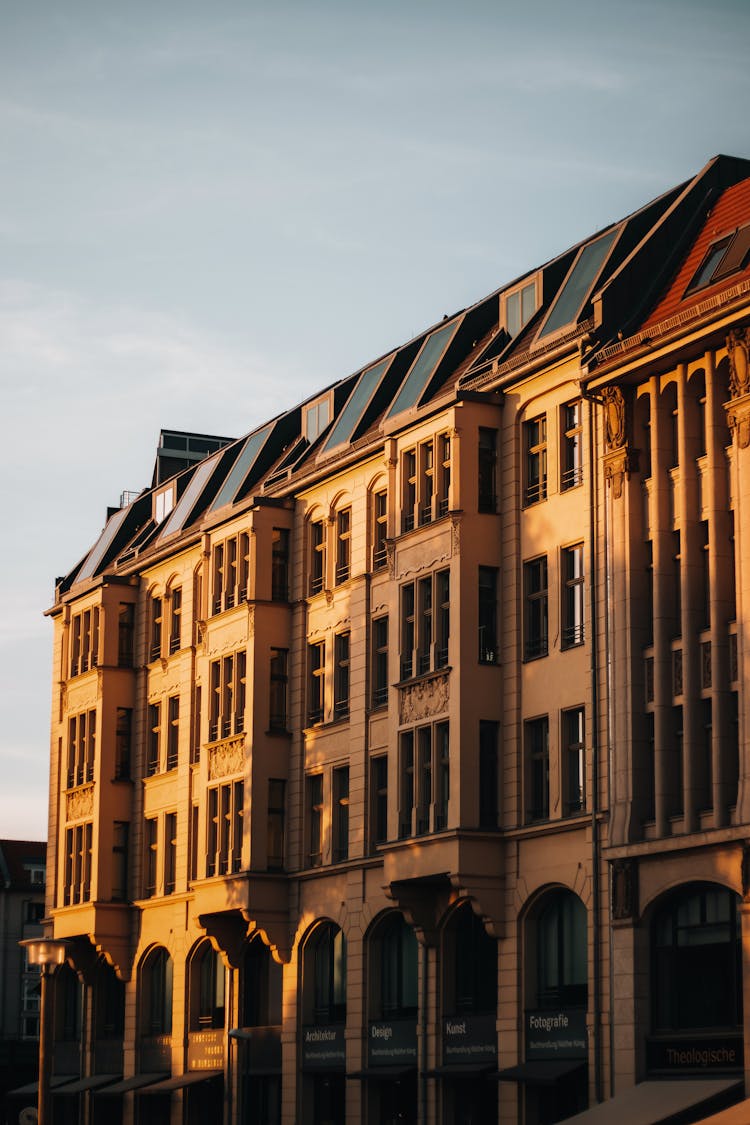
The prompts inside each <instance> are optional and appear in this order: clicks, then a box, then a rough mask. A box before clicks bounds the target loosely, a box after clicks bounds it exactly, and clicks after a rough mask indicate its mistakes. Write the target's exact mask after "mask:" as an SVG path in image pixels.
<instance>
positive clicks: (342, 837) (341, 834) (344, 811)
mask: <svg viewBox="0 0 750 1125" xmlns="http://www.w3.org/2000/svg"><path fill="white" fill-rule="evenodd" d="M331 788H332V791H333V792H332V817H331V832H332V837H333V862H334V863H340V862H341V861H342V860H345V859H348V858H349V767H348V766H339V767H337V768H336V769H334V771H333V774H332V779H331Z"/></svg>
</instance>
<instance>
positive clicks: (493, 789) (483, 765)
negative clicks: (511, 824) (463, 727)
mask: <svg viewBox="0 0 750 1125" xmlns="http://www.w3.org/2000/svg"><path fill="white" fill-rule="evenodd" d="M499 729H500V724H499V723H496V722H492V721H489V720H486V719H480V720H479V827H480V828H497V823H498V809H499V802H498V791H497V785H498V732H499Z"/></svg>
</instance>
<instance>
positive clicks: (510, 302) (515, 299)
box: [505, 281, 536, 337]
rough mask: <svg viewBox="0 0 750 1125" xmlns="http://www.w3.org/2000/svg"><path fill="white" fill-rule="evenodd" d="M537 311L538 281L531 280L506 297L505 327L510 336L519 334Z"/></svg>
mask: <svg viewBox="0 0 750 1125" xmlns="http://www.w3.org/2000/svg"><path fill="white" fill-rule="evenodd" d="M535 312H536V282H535V281H529V282H527V283H526V285H523V286H522V287H521V288H520V289H516V290H514V292H512V293H509V294H508V295H507V296H506V297H505V328H506V331H507V333H508V335H509V336H511V337H514V336H517V335H518V333H519V332H520V331H521V329H522V328H523V327H524V325H526V324H528V322H529V321H530V320H531V318H532V316H533V315H534V313H535Z"/></svg>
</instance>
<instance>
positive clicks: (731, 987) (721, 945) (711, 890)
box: [651, 884, 742, 1031]
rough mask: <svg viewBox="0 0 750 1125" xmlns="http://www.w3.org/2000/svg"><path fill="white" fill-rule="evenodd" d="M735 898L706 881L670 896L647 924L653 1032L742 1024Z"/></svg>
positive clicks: (737, 913) (734, 1026)
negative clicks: (649, 942)
mask: <svg viewBox="0 0 750 1125" xmlns="http://www.w3.org/2000/svg"><path fill="white" fill-rule="evenodd" d="M738 902H739V899H738V897H737V895H735V894H733V893H732V891H729V890H726V889H725V888H724V887H718V886H712V885H711V884H703V885H701V884H693V885H691V886H688V887H682V888H681V889H680V890H679V891H677V892H675V893H674V894H672V895H670V896H669V898H668V899H667V900H666V902H665V903H664V905H663V906H661V907H660V909H659V910H658V911H657V912H656V913H655V915H654V920H653V923H652V927H651V954H652V961H651V979H652V985H651V995H652V997H653V1029H654V1031H673V1030H681V1029H684V1030H693V1029H696V1028H725V1029H730V1028H731V1029H734V1028H736V1027H738V1026H739V1025H740V1024H741V1023H742V969H741V960H740V958H741V951H740V917H739V911H738V910H737V904H738Z"/></svg>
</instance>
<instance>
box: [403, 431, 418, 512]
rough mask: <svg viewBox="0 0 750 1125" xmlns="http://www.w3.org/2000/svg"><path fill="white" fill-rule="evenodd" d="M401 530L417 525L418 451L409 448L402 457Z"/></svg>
mask: <svg viewBox="0 0 750 1125" xmlns="http://www.w3.org/2000/svg"><path fill="white" fill-rule="evenodd" d="M401 485H402V504H401V530H402V531H411V529H412V528H413V527H414V525H415V522H416V521H415V511H416V506H417V451H416V449H407V451H406V452H405V453H404V455H403V457H402V458H401Z"/></svg>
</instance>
